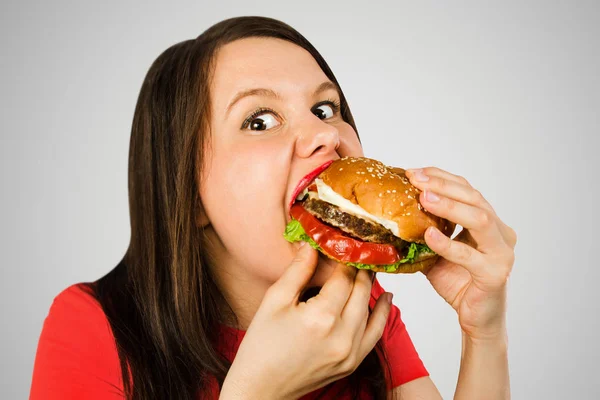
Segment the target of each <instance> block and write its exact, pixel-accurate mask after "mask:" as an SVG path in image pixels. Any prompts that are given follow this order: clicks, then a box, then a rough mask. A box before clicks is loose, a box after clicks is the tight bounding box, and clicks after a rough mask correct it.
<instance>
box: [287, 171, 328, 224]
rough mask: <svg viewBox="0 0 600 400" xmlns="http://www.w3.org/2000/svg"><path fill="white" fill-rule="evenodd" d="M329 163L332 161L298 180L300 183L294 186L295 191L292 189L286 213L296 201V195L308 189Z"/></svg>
mask: <svg viewBox="0 0 600 400" xmlns="http://www.w3.org/2000/svg"><path fill="white" fill-rule="evenodd" d="M331 163H333V160H329V161H326V162H324V163H323V164H321V165H319V166H318V167H317V168H315V169H314V170H312V171H311V172H309V173H308V174H306V176H304V178H302V179H300V182H298V185H296V189H294V192H293V193H292V198H291V200H290V204H289V206H288V213H289V210H290V209H291V208H292V205H293V204H294V201H296V196H298V194H299V193H300V192H301V191H303V190H304V189H306V188H307V187H308V185H310V183H311V182H312V181H313V180H314V179H315V178H316V177H317V176H318V175H319V174H320V173H321V172H323V171H324V170H326V169H327V167H329V166H330V165H331Z"/></svg>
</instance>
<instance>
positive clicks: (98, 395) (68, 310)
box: [30, 279, 428, 400]
mask: <svg viewBox="0 0 600 400" xmlns="http://www.w3.org/2000/svg"><path fill="white" fill-rule="evenodd" d="M383 292H384V289H383V288H382V287H381V285H380V284H379V282H378V281H377V279H376V280H375V282H374V284H373V289H372V291H371V300H370V306H371V308H372V307H373V306H374V305H375V301H376V300H377V298H378V297H379V295H381V294H382V293H383ZM220 330H221V338H222V340H221V342H219V346H218V347H219V350H221V352H222V353H223V354H224V355H225V356H226V357H227V358H228V359H229V360H230V361H231V360H233V358H234V357H235V353H236V352H237V349H238V347H239V344H240V343H241V340H242V338H243V336H244V334H245V331H240V330H237V329H233V328H230V327H227V326H225V325H221V326H220ZM381 340H382V342H383V345H384V347H385V350H386V352H387V356H388V361H389V362H390V369H391V378H392V381H391V382H390V383H389V386H390V387H392V388H394V387H397V386H399V385H401V384H403V383H406V382H409V381H411V380H413V379H416V378H419V377H422V376H427V375H428V372H427V370H426V369H425V367H424V366H423V363H422V362H421V359H420V358H419V356H418V354H417V352H416V350H415V348H414V346H413V343H412V341H411V339H410V337H409V336H408V332H407V331H406V327H405V326H404V323H403V322H402V320H401V319H400V310H399V309H398V307H396V306H394V305H392V309H391V312H390V315H389V317H388V321H387V325H386V327H385V331H384V333H383V336H382V339H381ZM344 379H346V378H344ZM343 383H344V382H343V379H342V380H340V381H338V382H336V383H335V384H334V385H342V384H343ZM211 392H212V394H213V398H215V399H216V398H218V386H217V382H216V379H215V380H214V381H213V385H212V390H211ZM319 392H320V390H317V391H315V392H312V393H309V394H308V395H306V396H304V397H303V398H302V400H309V399H313V398H315V397H316V395H317V394H318V393H319ZM330 393H332V394H335V393H336V390H335V388H333V389H332V390H331V392H330ZM75 398H76V399H89V400H94V399H123V382H122V379H121V369H120V363H119V357H118V354H117V349H116V345H115V341H114V337H113V335H112V331H111V328H110V325H109V323H108V321H107V319H106V316H105V315H104V312H103V311H102V308H101V307H100V305H99V304H98V302H97V301H96V300H95V299H94V298H93V297H92V296H91V294H90V293H89V292H88V291H87V290H86V288H85V287H84V286H83V285H82V284H75V285H72V286H70V287H68V288H67V289H65V290H64V291H62V292H61V293H60V294H59V295H58V296H56V298H55V299H54V302H53V303H52V306H51V307H50V311H49V313H48V316H47V317H46V319H45V321H44V326H43V329H42V333H41V336H40V340H39V343H38V348H37V354H36V358H35V365H34V368H33V379H32V384H31V392H30V399H31V400H38V399H45V400H55V399H56V400H57V399H61V400H63V399H75ZM203 398H206V397H205V396H203ZM209 398H210V397H209ZM330 398H333V397H325V399H330ZM361 398H362V397H361Z"/></svg>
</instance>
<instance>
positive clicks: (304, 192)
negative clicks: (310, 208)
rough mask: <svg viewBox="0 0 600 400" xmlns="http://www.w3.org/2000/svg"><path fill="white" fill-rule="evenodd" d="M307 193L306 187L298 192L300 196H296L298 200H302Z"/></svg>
mask: <svg viewBox="0 0 600 400" xmlns="http://www.w3.org/2000/svg"><path fill="white" fill-rule="evenodd" d="M307 194H308V189H304V190H303V191H301V192H300V193H298V196H296V200H302V199H303V198H304V197H305V196H306V195H307Z"/></svg>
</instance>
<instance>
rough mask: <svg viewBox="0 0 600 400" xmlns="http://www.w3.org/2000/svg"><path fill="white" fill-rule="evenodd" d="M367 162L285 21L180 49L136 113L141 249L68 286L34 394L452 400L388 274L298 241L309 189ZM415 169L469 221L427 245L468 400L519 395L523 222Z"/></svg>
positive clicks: (331, 82) (316, 63) (155, 69)
mask: <svg viewBox="0 0 600 400" xmlns="http://www.w3.org/2000/svg"><path fill="white" fill-rule="evenodd" d="M362 155H363V153H362V149H361V146H360V142H359V139H358V135H357V132H356V127H355V125H354V121H353V118H352V114H351V113H350V109H349V107H348V104H347V103H346V100H345V98H344V95H343V93H342V91H341V89H340V87H339V85H338V82H337V80H336V79H335V77H334V75H333V73H332V72H331V70H330V69H329V67H328V66H327V64H326V63H325V61H324V60H323V58H322V57H321V56H320V55H319V53H318V52H317V51H316V50H315V49H314V48H313V47H312V46H311V45H310V43H308V41H306V39H305V38H303V37H302V36H301V35H300V34H299V33H297V32H296V31H295V30H293V29H292V28H290V27H289V26H287V25H285V24H283V23H281V22H279V21H276V20H272V19H268V18H259V17H244V18H234V19H229V20H226V21H223V22H220V23H218V24H216V25H214V26H213V27H211V28H210V29H208V30H207V31H206V32H204V33H203V34H202V35H200V36H199V37H198V38H197V39H196V40H188V41H185V42H182V43H179V44H176V45H174V46H172V47H171V48H169V49H168V50H166V51H165V52H164V53H163V54H162V55H160V56H159V57H158V59H157V60H156V61H155V62H154V64H153V65H152V66H151V68H150V70H149V72H148V75H147V76H146V79H145V81H144V83H143V86H142V89H141V93H140V96H139V99H138V104H137V107H136V110H135V115H134V121H133V128H132V135H131V143H130V160H129V193H130V213H131V230H132V236H131V243H130V245H129V248H128V250H127V252H126V254H125V256H124V258H123V260H122V261H121V262H120V263H119V265H117V267H116V268H115V269H113V270H112V271H111V272H110V273H109V274H107V275H106V276H104V277H103V278H101V279H100V280H98V281H97V282H94V283H90V284H77V285H73V286H71V287H69V288H68V289H66V290H65V291H63V292H62V293H61V294H59V295H58V296H57V297H56V299H55V301H54V303H53V305H52V307H51V310H50V313H49V315H48V317H47V319H46V321H45V323H44V328H43V331H42V335H41V338H40V342H39V345H38V352H37V356H36V362H35V367H34V374H33V382H32V388H31V398H32V399H41V398H44V399H58V398H61V399H63V398H86V399H93V398H102V399H106V398H123V397H126V398H133V399H167V398H173V399H192V398H222V399H292V398H294V399H295V398H303V399H312V398H323V399H327V398H330V399H331V398H340V399H342V398H377V399H385V398H386V396H388V395H390V394H393V395H400V396H401V397H402V398H403V399H417V398H419V399H421V398H427V399H430V398H440V396H439V393H438V391H437V389H436V388H435V386H434V384H433V383H432V381H431V379H430V378H429V377H428V374H427V370H426V369H425V367H424V366H423V365H422V363H421V361H420V359H419V357H418V355H417V353H416V351H415V349H414V347H413V346H412V343H411V341H410V338H409V336H408V334H407V332H406V329H405V327H404V325H403V323H402V321H401V319H400V315H399V311H398V309H397V307H395V306H393V305H391V296H389V295H388V294H384V295H382V293H383V289H382V288H381V286H380V285H379V283H378V281H377V280H376V279H374V276H371V275H370V273H369V272H367V271H364V270H361V271H358V270H356V269H354V268H350V267H346V266H344V265H342V264H335V263H332V262H330V261H326V260H323V259H322V258H318V257H317V254H316V252H315V251H314V250H313V249H311V247H310V246H298V245H295V244H294V245H292V244H290V243H288V242H286V241H285V240H284V239H283V236H282V234H283V231H284V227H285V225H286V223H287V222H288V216H287V212H286V207H285V205H286V204H288V202H289V200H290V197H291V195H292V191H293V190H294V188H295V186H296V184H297V183H298V181H299V180H300V179H301V178H302V177H303V176H304V175H306V173H307V172H309V171H311V170H313V169H314V168H315V167H316V166H317V165H320V164H322V163H323V162H325V161H327V160H330V159H335V158H339V157H342V156H362ZM409 177H410V179H411V182H412V183H413V184H414V185H415V186H417V187H418V188H420V189H422V190H423V193H422V194H421V198H420V201H421V202H422V204H423V205H424V206H425V207H426V208H427V209H428V210H429V211H430V212H432V213H434V214H437V215H439V216H441V217H444V218H447V219H449V220H451V221H453V222H456V223H458V224H460V225H462V226H463V227H464V228H465V229H464V230H463V232H461V234H460V235H459V236H458V237H457V238H456V239H455V240H450V239H448V238H446V237H445V236H443V235H440V234H439V232H436V231H428V232H427V236H426V240H427V244H428V245H429V246H430V247H431V248H432V249H433V250H434V251H436V252H437V253H439V254H440V255H441V256H442V257H443V258H440V261H439V262H438V263H437V265H435V266H434V267H433V268H431V269H430V270H429V271H427V277H428V279H429V280H430V282H431V284H432V285H433V287H434V288H435V290H436V291H437V292H438V293H439V294H440V295H441V296H442V297H443V298H444V299H445V300H446V301H447V302H448V303H450V304H451V305H452V307H454V309H455V310H456V311H457V313H458V316H459V322H460V325H461V328H462V331H463V352H462V361H461V370H460V376H459V379H458V384H457V390H456V397H457V398H469V399H472V398H503V399H504V398H508V397H509V383H508V367H507V357H506V352H507V348H506V346H507V343H506V328H505V294H506V281H507V278H508V275H509V273H510V270H511V267H512V264H513V258H514V253H513V248H514V246H515V243H516V236H515V233H514V231H513V230H512V229H511V228H509V227H508V226H506V225H505V224H503V223H502V222H501V221H500V220H499V219H498V217H497V216H496V215H495V214H494V211H493V209H492V207H491V206H490V205H489V204H488V203H487V202H486V201H485V199H484V198H483V197H481V195H480V194H479V193H478V192H477V191H476V190H475V189H473V188H472V187H471V186H470V185H469V183H468V182H467V181H466V180H464V179H463V178H461V177H458V176H455V175H452V174H450V173H448V172H445V171H442V170H439V169H436V168H425V169H422V170H417V171H412V172H411V173H409ZM306 288H321V289H320V292H319V293H318V295H316V296H315V294H316V292H317V291H318V289H317V290H315V289H311V290H308V291H307V290H305V289H306ZM308 298H310V300H309V301H306V300H308ZM234 358H235V359H234ZM219 396H220V397H219Z"/></svg>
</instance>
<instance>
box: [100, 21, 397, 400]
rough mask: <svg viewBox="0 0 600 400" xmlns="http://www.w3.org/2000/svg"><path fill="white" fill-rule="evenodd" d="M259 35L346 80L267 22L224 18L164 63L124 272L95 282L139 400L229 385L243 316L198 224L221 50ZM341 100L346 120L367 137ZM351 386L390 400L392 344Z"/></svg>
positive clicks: (145, 87) (155, 77) (146, 88)
mask: <svg viewBox="0 0 600 400" xmlns="http://www.w3.org/2000/svg"><path fill="white" fill-rule="evenodd" d="M247 37H268V38H279V39H283V40H287V41H289V42H291V43H294V44H296V45H298V46H300V47H302V48H304V49H306V50H307V51H308V52H309V53H310V54H311V55H312V56H313V57H314V58H315V60H316V61H317V62H318V64H319V65H320V67H321V68H322V70H323V72H324V73H325V74H326V75H327V77H328V78H329V79H330V80H331V81H332V82H334V83H335V84H338V82H337V80H336V78H335V76H334V75H333V72H331V70H330V69H329V67H328V65H327V63H326V62H325V60H324V59H323V57H321V55H320V54H319V52H318V51H317V50H316V49H315V48H314V47H313V46H312V45H311V44H310V43H309V42H308V40H306V39H305V38H304V37H303V36H302V35H301V34H300V33H298V32H297V31H296V30H294V29H293V28H291V27H290V26H288V25H286V24H284V23H282V22H280V21H277V20H274V19H270V18H264V17H239V18H232V19H228V20H225V21H222V22H220V23H217V24H216V25H213V26H212V27H210V28H209V29H208V30H206V31H205V32H204V33H202V34H201V35H200V36H198V37H197V38H196V39H195V40H186V41H183V42H180V43H177V44H175V45H173V46H171V47H170V48H168V49H167V50H166V51H164V52H163V53H162V54H161V55H160V56H159V57H158V58H157V59H156V60H155V61H154V63H153V64H152V66H151V67H150V69H149V71H148V73H147V75H146V78H145V79H144V82H143V84H142V88H141V91H140V94H139V98H138V101H137V105H136V108H135V114H134V117H133V124H132V129H131V141H130V149H129V177H128V179H129V208H130V218H131V241H130V244H129V248H128V249H127V252H126V254H125V255H124V257H123V259H122V260H121V261H120V262H119V264H118V265H117V266H116V267H115V268H114V269H113V270H112V271H111V272H109V273H108V274H107V275H105V276H104V277H102V278H101V279H99V280H98V281H96V282H94V283H92V284H91V285H90V286H91V288H92V289H93V291H94V294H95V296H96V298H97V299H98V301H99V302H100V304H101V306H102V308H103V310H104V312H105V313H106V316H107V317H108V321H109V323H110V325H111V328H112V331H113V334H114V336H115V341H116V346H117V350H118V353H119V359H120V364H121V371H122V378H123V387H124V392H125V393H124V394H125V396H126V398H128V399H167V398H169V399H171V398H176V399H193V398H195V396H197V395H198V393H199V392H200V393H203V392H205V391H206V389H207V386H208V382H209V378H210V377H211V376H212V377H214V378H216V380H217V382H218V383H219V385H222V383H223V380H224V379H225V376H226V375H227V371H228V370H229V367H230V363H229V362H228V361H227V360H226V359H225V358H224V357H223V356H222V355H221V354H219V352H218V351H217V350H216V348H215V343H216V342H217V340H218V337H216V336H217V332H218V329H216V328H217V327H218V324H219V322H220V318H219V315H220V310H221V311H222V309H223V306H225V307H227V309H228V311H230V312H231V313H232V314H233V310H231V307H229V306H228V304H227V302H226V301H225V298H224V297H223V295H222V293H221V292H220V290H219V288H218V287H217V285H216V283H215V279H214V277H213V276H212V275H211V271H210V268H209V267H208V265H209V264H210V263H211V259H210V257H209V254H208V253H207V251H206V246H205V235H204V231H203V229H202V227H201V226H200V225H199V224H197V223H196V222H195V221H196V216H197V212H198V210H199V207H200V198H199V183H200V180H199V177H200V168H201V166H202V157H203V152H204V149H205V148H206V147H207V141H208V140H209V139H210V138H209V137H208V132H209V131H208V127H209V123H210V121H209V119H208V116H209V112H208V111H209V109H210V104H209V80H210V76H211V69H212V68H213V58H214V54H215V52H216V51H217V50H218V49H219V48H220V47H221V46H223V45H225V44H227V43H230V42H233V41H235V40H238V39H242V38H247ZM338 86H339V85H338ZM340 94H341V114H342V117H343V119H344V120H345V121H346V122H348V123H349V124H350V125H352V127H354V129H355V130H356V126H355V124H354V119H353V118H352V114H351V113H350V109H349V108H348V104H347V102H346V99H345V97H344V95H343V93H342V92H341V90H340ZM377 352H379V354H380V355H381V356H382V358H383V360H384V362H383V363H381V362H380V359H379V357H378V356H377ZM386 379H387V381H386ZM348 382H349V387H348V388H347V389H348V390H351V391H352V392H353V393H354V397H355V398H358V390H359V389H360V386H361V385H366V387H367V388H369V389H370V390H371V392H372V393H373V396H374V398H376V399H382V400H383V399H386V395H387V385H386V382H389V369H388V367H387V362H386V361H385V352H384V351H383V348H382V347H381V342H380V343H378V345H377V347H376V348H375V349H373V351H371V353H370V354H369V355H368V356H367V357H366V358H365V360H363V362H362V363H361V365H360V366H359V367H358V368H357V369H356V371H354V372H353V374H352V375H351V376H350V379H348Z"/></svg>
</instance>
